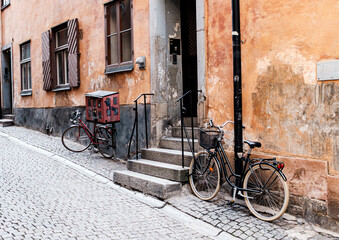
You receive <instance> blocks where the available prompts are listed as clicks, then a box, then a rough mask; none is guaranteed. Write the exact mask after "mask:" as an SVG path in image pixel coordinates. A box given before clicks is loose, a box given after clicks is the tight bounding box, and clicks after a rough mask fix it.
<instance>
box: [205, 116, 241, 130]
mask: <svg viewBox="0 0 339 240" xmlns="http://www.w3.org/2000/svg"><path fill="white" fill-rule="evenodd" d="M229 123H233V124H234V122H233V121H226V122H225V123H224V124H222V125H221V126H219V125H217V126H215V125H214V123H213V120H212V118H210V120H209V122H208V123H205V125H210V126H211V127H215V128H218V129H219V130H220V131H221V129H222V128H224V127H225V126H226V125H227V124H229ZM242 128H245V126H242Z"/></svg>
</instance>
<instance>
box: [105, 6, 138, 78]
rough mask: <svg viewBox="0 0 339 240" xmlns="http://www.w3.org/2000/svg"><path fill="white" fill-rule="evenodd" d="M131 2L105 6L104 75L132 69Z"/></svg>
mask: <svg viewBox="0 0 339 240" xmlns="http://www.w3.org/2000/svg"><path fill="white" fill-rule="evenodd" d="M131 12H132V0H119V1H118V0H116V1H113V2H110V3H108V4H106V5H105V17H106V21H105V23H106V73H114V72H122V71H129V70H132V69H133V24H132V14H131Z"/></svg>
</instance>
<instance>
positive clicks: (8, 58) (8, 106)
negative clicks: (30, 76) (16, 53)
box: [1, 48, 13, 115]
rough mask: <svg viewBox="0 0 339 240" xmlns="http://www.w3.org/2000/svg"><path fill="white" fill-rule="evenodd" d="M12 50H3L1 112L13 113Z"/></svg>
mask: <svg viewBox="0 0 339 240" xmlns="http://www.w3.org/2000/svg"><path fill="white" fill-rule="evenodd" d="M11 73H12V52H11V48H8V49H6V50H3V51H2V83H1V88H2V97H1V101H2V108H1V113H2V115H4V114H12V108H13V102H12V74H11Z"/></svg>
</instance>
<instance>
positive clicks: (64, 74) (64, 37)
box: [43, 19, 80, 91]
mask: <svg viewBox="0 0 339 240" xmlns="http://www.w3.org/2000/svg"><path fill="white" fill-rule="evenodd" d="M78 28H79V27H78V19H72V20H69V21H67V22H65V23H62V24H60V25H58V26H56V27H53V28H52V31H51V32H52V37H51V41H49V43H48V44H47V41H46V40H43V54H44V51H45V52H46V53H45V57H43V69H44V71H43V73H44V90H52V91H65V90H70V89H71V87H72V88H74V87H78V86H79V85H80V78H79V29H78ZM48 32H49V31H48ZM44 34H45V35H44ZM44 34H43V37H45V38H46V37H47V33H44ZM47 47H49V49H48V50H49V51H48V50H46V49H47ZM51 50H52V51H51ZM47 52H49V53H50V55H49V56H47ZM47 59H49V66H50V68H49V71H47V70H48V69H47V66H46V67H44V61H45V62H46V64H45V65H47ZM45 72H49V73H50V75H49V76H50V77H48V75H47V74H45ZM45 75H46V76H45Z"/></svg>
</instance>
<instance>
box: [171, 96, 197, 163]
mask: <svg viewBox="0 0 339 240" xmlns="http://www.w3.org/2000/svg"><path fill="white" fill-rule="evenodd" d="M194 92H196V93H198V92H200V93H202V91H201V90H189V91H187V92H186V93H185V94H184V95H182V96H181V97H180V98H179V99H178V100H177V102H179V101H180V121H181V157H182V167H183V168H184V167H185V156H184V131H185V135H186V138H187V142H188V145H189V147H190V149H191V152H192V155H193V157H194V153H195V150H194V126H193V110H192V109H193V107H192V106H193V98H192V93H194ZM188 95H189V96H190V105H191V106H190V110H191V112H190V115H191V128H192V144H191V141H190V138H189V136H188V133H187V129H186V126H185V123H184V117H183V115H184V114H185V113H186V109H185V108H184V107H183V103H182V100H183V99H184V98H185V97H186V96H188Z"/></svg>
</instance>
